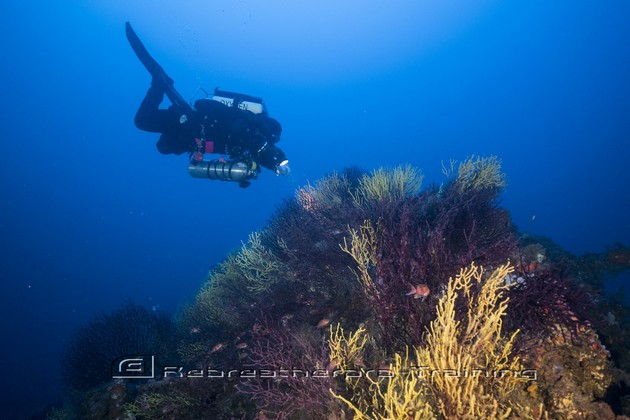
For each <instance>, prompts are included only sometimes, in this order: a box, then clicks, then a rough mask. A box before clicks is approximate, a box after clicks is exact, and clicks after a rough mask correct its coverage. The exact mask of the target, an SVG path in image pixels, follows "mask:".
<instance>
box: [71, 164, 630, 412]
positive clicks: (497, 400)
mask: <svg viewBox="0 0 630 420" xmlns="http://www.w3.org/2000/svg"><path fill="white" fill-rule="evenodd" d="M443 172H444V174H445V180H444V182H443V183H441V184H439V185H429V186H427V187H424V188H423V186H422V184H423V176H422V173H421V171H420V170H418V169H416V168H413V167H411V166H409V165H406V166H399V167H395V168H379V169H376V170H374V171H371V172H364V171H362V170H360V169H357V168H349V169H346V170H344V171H342V172H339V173H332V174H330V175H328V176H326V177H324V178H323V179H321V180H319V181H317V182H315V183H314V184H307V185H305V186H303V187H301V188H299V189H298V190H297V191H296V194H295V197H294V198H292V199H289V200H286V201H285V202H284V203H283V204H282V205H281V206H280V207H279V208H278V210H277V211H276V213H275V215H274V216H273V217H272V218H271V219H270V220H269V222H268V224H267V225H266V226H265V228H264V229H262V230H260V231H258V232H254V233H252V234H251V235H250V236H249V238H248V239H247V241H244V242H243V244H242V246H241V247H240V249H238V250H236V251H235V252H233V253H232V254H230V255H227V256H226V258H225V260H224V261H223V262H222V263H220V264H219V265H218V266H216V267H214V268H213V269H212V270H211V271H210V273H209V276H208V279H207V282H206V283H205V284H204V285H203V287H202V288H201V290H200V291H199V293H198V294H197V296H196V297H195V299H194V300H193V301H192V302H191V303H190V304H189V305H187V306H186V307H184V308H182V309H181V311H180V312H179V313H178V314H177V316H176V317H175V319H174V320H173V323H174V328H175V329H176V331H175V332H173V333H171V334H169V335H168V336H169V337H171V343H170V345H169V346H166V347H165V348H176V354H175V353H173V352H170V353H169V351H170V350H169V351H166V350H164V351H165V353H164V354H160V353H159V351H160V350H159V349H157V350H156V351H157V352H158V353H157V354H156V357H157V358H158V359H162V360H161V363H158V369H162V370H161V371H159V372H157V373H156V375H155V378H153V379H145V380H139V379H136V380H120V379H117V380H116V381H109V382H103V381H98V383H94V384H92V383H86V384H85V385H90V387H88V386H83V387H81V389H80V390H79V391H80V392H75V396H74V399H73V401H74V403H73V406H72V410H73V412H74V413H75V415H76V416H77V417H81V418H96V417H99V418H100V417H103V416H104V417H108V418H126V419H133V418H135V419H177V418H209V419H210V418H213V419H214V418H258V419H266V418H280V419H320V418H339V419H341V418H358V419H359V418H366V419H373V418H376V419H398V418H410V419H411V418H413V419H425V418H436V419H447V418H532V419H539V418H545V419H546V418H562V419H564V418H593V419H595V418H597V419H601V418H610V419H614V418H615V417H616V416H617V417H619V418H621V417H620V416H624V415H625V416H630V379H629V378H630V374H629V372H630V360H629V358H630V356H629V355H628V351H627V349H628V348H629V346H630V333H629V332H630V328H629V322H630V321H629V317H628V309H627V307H626V306H625V305H624V304H623V300H622V298H620V297H618V296H609V295H606V294H605V293H604V290H603V284H604V281H603V279H604V278H605V277H606V276H608V275H613V274H618V273H621V272H623V271H625V270H628V269H629V268H630V249H629V248H628V247H625V246H622V245H617V246H615V247H614V248H611V249H610V250H609V251H607V252H605V253H602V254H588V255H585V256H574V255H571V254H570V253H568V252H566V251H564V250H562V249H561V248H560V247H559V246H557V245H556V244H554V243H553V242H552V241H551V240H549V239H547V238H539V237H534V236H531V235H527V234H524V233H521V232H519V230H518V228H517V227H516V226H515V225H513V223H512V222H511V218H510V214H509V212H508V211H507V210H506V209H504V208H502V207H501V206H500V203H499V198H500V195H501V193H502V191H503V189H504V188H505V186H506V177H505V174H504V173H503V172H502V171H501V162H500V160H499V159H498V158H496V157H494V156H491V157H487V158H479V157H470V158H468V159H466V160H464V161H462V162H460V163H457V162H454V161H452V162H450V164H449V165H443ZM90 328H96V327H95V326H94V324H93V325H92V327H90ZM91 334H92V335H94V333H91ZM151 337H153V335H152V336H151ZM72 354H74V355H75V356H74V357H75V358H78V357H79V356H76V353H72ZM144 354H153V353H144ZM116 356H119V355H116ZM166 357H170V358H171V359H170V360H164V358H166ZM82 363H87V362H85V361H82ZM109 366H110V365H109V364H108V365H107V367H108V368H109ZM168 366H170V367H168ZM174 366H178V368H175V367H174ZM65 409H67V408H64V410H65Z"/></svg>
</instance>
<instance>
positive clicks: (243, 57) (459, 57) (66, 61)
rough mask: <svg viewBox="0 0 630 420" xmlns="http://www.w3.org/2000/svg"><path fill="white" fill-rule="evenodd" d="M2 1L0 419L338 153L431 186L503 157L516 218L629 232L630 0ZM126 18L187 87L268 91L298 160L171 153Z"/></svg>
mask: <svg viewBox="0 0 630 420" xmlns="http://www.w3.org/2000/svg"><path fill="white" fill-rule="evenodd" d="M338 3H340V4H341V5H339V4H338ZM0 19H1V20H2V25H1V26H0V40H1V41H0V42H1V43H2V49H1V51H2V65H1V66H0V89H1V90H0V92H1V93H0V113H1V115H2V116H1V119H0V252H1V256H0V261H1V262H0V288H1V289H0V310H1V315H2V316H1V317H0V323H1V325H0V328H1V329H0V332H1V334H2V340H1V341H2V344H1V345H0V349H1V352H0V372H2V379H3V384H5V385H3V391H2V393H0V407H2V408H0V411H1V412H2V414H0V417H2V418H24V417H25V416H28V415H31V414H33V413H35V412H37V411H38V410H41V409H43V408H44V407H45V406H46V405H47V404H50V403H52V402H54V401H55V400H56V399H58V398H60V396H61V384H60V376H61V372H60V367H59V364H58V359H59V354H60V352H61V351H62V349H63V348H64V346H65V345H66V343H67V340H68V337H69V336H70V334H71V332H72V331H73V330H74V329H75V328H76V327H77V326H79V325H82V324H84V323H86V322H87V321H88V320H89V319H91V318H92V317H93V316H94V315H95V314H99V313H103V312H107V311H111V310H113V309H116V308H118V307H120V306H121V305H122V304H123V303H125V302H127V301H129V300H132V301H134V302H136V303H139V304H141V305H143V306H145V307H147V308H150V309H152V308H154V307H155V309H157V310H160V311H166V312H168V313H173V312H174V311H176V309H177V308H178V307H179V305H181V304H182V303H183V302H186V301H187V300H189V299H191V298H192V296H193V295H194V293H195V292H196V290H197V289H198V288H199V286H200V285H201V284H202V282H203V281H204V280H205V277H206V274H207V272H208V270H209V269H210V268H211V267H212V266H213V265H214V264H216V263H218V262H219V261H221V260H222V258H223V257H224V256H225V255H226V254H227V253H228V252H230V251H232V250H234V249H236V248H238V247H239V246H240V243H241V241H242V240H246V238H247V235H248V233H249V232H251V231H253V230H256V229H260V228H262V227H263V226H264V224H265V222H266V220H267V219H268V217H269V216H270V215H271V214H272V212H273V211H274V209H275V208H276V206H277V205H278V204H279V203H281V201H282V200H283V199H284V198H286V197H291V196H292V194H293V192H294V190H295V189H296V188H297V187H299V186H301V185H303V184H305V183H306V182H307V181H309V180H310V181H315V180H317V179H318V178H320V177H321V176H323V175H324V174H326V173H328V172H330V171H332V170H339V169H342V168H343V167H346V166H351V165H357V166H360V167H362V168H365V169H374V168H376V167H379V166H393V165H397V164H401V163H411V164H413V165H414V166H417V167H420V168H422V169H423V171H424V172H425V174H426V180H427V182H437V183H439V182H441V181H442V180H443V179H444V177H443V175H442V173H441V162H442V161H444V162H448V161H449V159H458V160H461V159H464V158H466V157H467V156H469V155H471V154H475V155H490V154H494V155H497V156H499V157H500V158H501V159H502V161H503V169H504V171H505V172H506V173H507V176H508V181H509V186H508V188H507V189H506V191H505V193H504V195H503V201H502V205H503V206H504V207H506V208H507V209H509V210H510V211H511V213H512V215H513V220H514V222H515V223H516V224H517V225H518V227H519V228H520V229H521V231H524V232H530V233H535V234H540V235H545V236H548V237H550V238H552V239H553V240H554V241H556V242H557V243H559V244H560V245H561V246H563V247H564V248H565V249H567V250H569V251H571V252H573V253H576V254H582V253H585V252H601V251H604V250H605V249H606V247H608V246H611V245H613V244H615V243H623V244H625V245H630V194H629V191H630V188H629V186H630V183H629V179H630V175H629V169H628V168H629V166H630V25H628V22H630V3H628V2H627V1H622V0H619V1H603V2H590V1H575V0H573V1H568V0H558V1H553V2H549V1H539V0H530V1H498V0H495V1H492V0H485V1H475V2H472V1H471V2H468V1H455V0H445V1H411V0H410V1H403V0H394V1H388V2H381V1H363V2H359V1H356V0H349V1H343V2H335V1H332V0H324V1H293V2H290V1H282V0H271V1H265V2H256V1H253V0H241V1H211V2H210V1H200V0H194V1H181V2H164V1H149V0H136V1H122V0H116V1H105V0H91V1H79V0H63V1H47V0H45V1H35V0H24V1H18V0H7V1H4V2H3V3H2V5H1V6H0ZM126 20H129V21H130V22H131V23H132V25H133V26H134V28H135V30H136V31H137V32H138V34H139V36H140V38H141V39H142V40H143V41H144V43H145V45H146V46H147V48H148V49H149V51H150V52H151V53H152V54H153V56H154V57H155V58H156V59H157V60H158V62H160V64H162V66H163V67H164V68H165V69H166V70H167V72H168V73H169V74H170V75H171V76H172V77H173V78H174V79H175V81H176V84H175V86H176V88H177V89H178V90H179V91H180V92H181V93H182V95H183V96H185V97H190V96H192V95H193V94H194V92H195V90H196V89H197V88H198V87H200V86H201V87H205V88H206V89H213V88H214V87H216V86H219V87H221V88H223V89H226V90H233V91H239V92H244V93H249V94H251V95H255V96H261V97H263V98H265V101H266V103H267V106H268V108H269V111H270V113H271V115H272V116H274V117H275V118H277V119H278V120H280V122H281V123H282V125H283V129H284V131H283V138H282V141H281V143H280V144H279V146H281V147H282V148H283V149H284V150H285V151H286V153H287V155H288V156H289V158H290V161H291V166H292V168H293V171H292V174H291V176H290V177H287V178H278V177H276V176H274V175H273V174H272V173H270V172H268V171H267V172H266V173H263V174H262V175H261V176H260V178H259V180H257V181H255V182H254V184H253V185H252V186H251V187H250V188H248V189H246V190H242V189H239V188H238V187H237V186H236V185H234V184H229V183H219V182H211V181H207V180H199V179H192V178H190V177H189V176H188V174H187V173H186V165H187V159H186V157H184V156H179V157H178V156H163V155H160V154H159V153H158V152H157V151H156V149H155V146H154V143H155V141H156V140H157V136H156V135H154V134H150V133H145V132H141V131H138V130H137V129H136V128H135V127H134V125H133V116H134V113H135V111H136V108H137V106H138V104H139V102H140V101H141V99H142V98H143V96H144V93H145V92H146V89H147V88H148V85H149V81H150V78H149V75H148V73H147V72H146V71H145V69H144V68H143V67H142V66H141V65H140V63H139V61H138V60H137V59H136V57H135V56H134V54H133V52H132V51H131V49H130V47H129V45H128V44H127V40H126V39H125V36H124V22H125V21H126ZM165 105H166V104H165ZM611 281H612V283H611V284H610V285H609V289H610V290H615V289H616V288H618V287H619V286H623V285H624V284H627V282H628V277H627V276H626V277H623V276H622V277H620V278H617V279H612V280H611Z"/></svg>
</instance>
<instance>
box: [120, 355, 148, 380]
mask: <svg viewBox="0 0 630 420" xmlns="http://www.w3.org/2000/svg"><path fill="white" fill-rule="evenodd" d="M154 377H155V356H125V357H121V358H118V359H116V360H114V362H113V363H112V378H114V379H153V378H154Z"/></svg>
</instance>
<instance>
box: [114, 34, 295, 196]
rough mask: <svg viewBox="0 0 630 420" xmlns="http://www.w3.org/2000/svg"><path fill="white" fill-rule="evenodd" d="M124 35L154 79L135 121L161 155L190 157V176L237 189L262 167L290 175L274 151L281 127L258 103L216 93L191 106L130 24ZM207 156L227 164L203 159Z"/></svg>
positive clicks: (284, 161) (241, 96)
mask: <svg viewBox="0 0 630 420" xmlns="http://www.w3.org/2000/svg"><path fill="white" fill-rule="evenodd" d="M126 33H127V38H128V39H129V42H130V44H131V46H132V48H133V50H134V52H135V53H136V55H137V56H138V58H139V59H140V61H141V62H142V63H143V64H144V66H145V67H146V68H147V70H149V72H150V73H151V75H152V76H153V78H152V81H151V87H150V88H149V90H148V92H147V94H146V96H145V97H144V99H143V100H142V103H141V104H140V107H139V108H138V111H137V113H136V116H135V119H134V122H135V125H136V127H138V128H139V129H141V130H144V131H148V132H152V133H160V138H159V140H158V142H157V148H158V151H159V152H160V153H163V154H176V155H181V154H183V153H188V154H189V156H190V163H189V165H188V171H189V173H190V175H191V176H193V177H196V178H210V179H219V180H223V181H236V182H238V183H239V186H241V187H247V186H249V185H250V180H251V179H255V178H256V177H257V175H258V173H260V172H261V169H260V167H261V166H262V167H264V168H267V169H270V170H272V171H274V173H275V174H276V175H288V174H289V172H290V168H289V165H288V160H287V158H286V155H285V154H284V152H283V151H282V150H281V149H280V148H278V146H276V143H277V142H278V141H279V140H280V134H281V132H282V127H281V125H280V123H279V122H278V121H277V120H275V119H274V118H271V117H269V114H268V113H267V110H266V108H265V105H264V103H263V101H262V99H260V98H256V97H253V96H249V95H244V94H239V93H233V92H227V91H220V90H218V89H215V91H214V96H212V97H208V98H203V99H198V100H197V101H195V103H194V107H191V106H190V104H189V103H188V102H186V101H185V100H184V99H183V98H182V97H181V95H180V94H179V93H178V92H177V91H176V90H175V88H174V87H173V84H174V82H173V79H171V78H170V77H169V76H168V75H167V74H166V72H164V70H163V69H162V67H160V65H159V64H158V63H157V62H156V61H155V60H153V58H152V57H151V56H150V55H149V53H148V52H147V50H146V49H145V48H144V46H143V45H142V43H141V42H140V40H139V38H138V37H137V35H136V34H135V32H134V31H133V29H132V28H131V25H129V23H128V22H127V24H126ZM164 95H166V96H167V97H168V98H169V100H170V101H171V103H172V105H171V106H170V107H169V108H168V109H162V108H160V104H161V103H162V100H163V99H164ZM206 153H208V154H219V155H224V156H227V157H228V159H227V160H226V159H224V158H219V159H214V160H210V161H207V160H203V157H204V154H206Z"/></svg>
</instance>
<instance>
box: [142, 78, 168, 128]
mask: <svg viewBox="0 0 630 420" xmlns="http://www.w3.org/2000/svg"><path fill="white" fill-rule="evenodd" d="M163 99H164V88H163V87H162V86H161V84H159V83H152V84H151V87H150V88H149V90H148V91H147V94H146V95H145V97H144V99H143V100H142V103H141V104H140V107H139V108H138V112H136V117H135V119H134V123H135V124H136V127H138V128H139V129H140V130H143V131H149V132H151V133H163V132H164V131H165V130H166V128H167V127H168V125H169V121H168V118H166V116H167V114H168V111H166V110H163V109H159V106H160V104H161V103H162V100H163Z"/></svg>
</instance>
